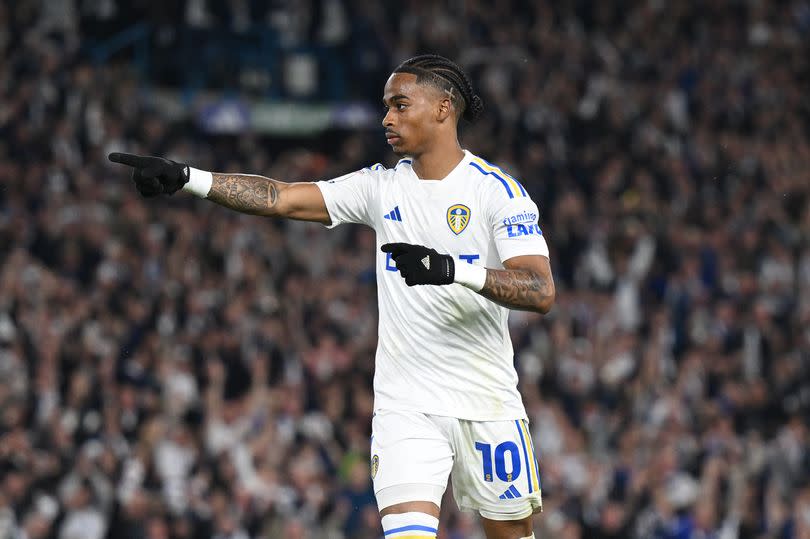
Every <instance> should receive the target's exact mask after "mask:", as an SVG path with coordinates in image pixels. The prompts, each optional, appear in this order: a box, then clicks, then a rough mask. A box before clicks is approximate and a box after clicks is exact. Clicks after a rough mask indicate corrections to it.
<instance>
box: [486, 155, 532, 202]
mask: <svg viewBox="0 0 810 539" xmlns="http://www.w3.org/2000/svg"><path fill="white" fill-rule="evenodd" d="M473 161H474V162H475V163H476V164H478V165H480V166H481V168H483V169H484V170H486V171H487V172H491V173H492V174H495V175H496V176H497V177H499V178H502V179H503V180H504V181H505V182H507V183H508V184H509V185H510V186H511V188H512V192H513V193H514V194H515V196H516V197H525V196H526V190H525V189H524V188H523V186H522V185H520V183H518V181H517V180H516V179H515V178H513V177H512V176H510V175H509V174H507V173H506V172H504V171H503V169H502V168H501V167H497V166H495V165H492V164H490V163H487V162H486V161H484V160H483V159H481V158H480V157H476V158H473Z"/></svg>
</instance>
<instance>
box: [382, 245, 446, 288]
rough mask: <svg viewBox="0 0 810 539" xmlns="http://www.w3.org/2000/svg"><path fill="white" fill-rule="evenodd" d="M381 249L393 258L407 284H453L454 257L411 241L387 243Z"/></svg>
mask: <svg viewBox="0 0 810 539" xmlns="http://www.w3.org/2000/svg"><path fill="white" fill-rule="evenodd" d="M380 249H382V252H384V253H391V258H393V259H394V263H395V264H396V265H397V269H398V270H399V273H400V274H401V275H402V277H404V278H405V284H407V285H408V286H413V285H415V284H452V282H453V278H454V277H455V274H456V266H455V262H454V261H453V257H452V256H450V255H442V254H439V253H438V252H437V251H436V249H430V248H428V247H424V246H422V245H411V244H409V243H386V244H385V245H383V246H382V247H381V248H380Z"/></svg>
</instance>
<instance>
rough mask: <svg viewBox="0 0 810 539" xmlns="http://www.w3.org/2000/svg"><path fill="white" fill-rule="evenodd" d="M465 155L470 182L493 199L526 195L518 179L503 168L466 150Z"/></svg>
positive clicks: (506, 198) (507, 198)
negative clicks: (466, 156)
mask: <svg viewBox="0 0 810 539" xmlns="http://www.w3.org/2000/svg"><path fill="white" fill-rule="evenodd" d="M467 155H468V159H467V161H468V165H469V166H468V168H469V170H467V176H468V178H469V180H470V182H471V183H474V184H477V185H479V186H480V187H481V188H482V189H484V190H486V191H487V192H488V194H489V195H490V196H491V197H492V198H493V199H494V200H501V199H503V200H504V201H505V200H509V199H515V198H524V197H528V193H527V192H526V189H525V188H524V187H523V185H522V184H521V183H520V181H519V180H518V179H517V178H515V177H514V176H512V175H511V174H509V173H508V172H506V171H505V170H504V169H503V168H501V167H499V166H498V165H496V164H494V163H490V162H489V161H487V160H486V159H484V158H483V157H480V156H478V155H475V154H473V153H469V152H468V154H467Z"/></svg>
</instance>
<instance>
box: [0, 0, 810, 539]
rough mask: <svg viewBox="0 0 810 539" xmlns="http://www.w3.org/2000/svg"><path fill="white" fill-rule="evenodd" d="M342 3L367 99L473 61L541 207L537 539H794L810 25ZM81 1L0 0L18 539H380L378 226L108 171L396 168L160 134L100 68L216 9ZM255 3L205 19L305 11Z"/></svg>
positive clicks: (493, 116) (518, 172)
mask: <svg viewBox="0 0 810 539" xmlns="http://www.w3.org/2000/svg"><path fill="white" fill-rule="evenodd" d="M335 3H337V4H340V6H342V9H343V10H344V11H345V13H346V14H348V18H347V19H346V20H347V24H348V25H349V29H348V30H345V31H347V32H349V33H350V34H351V35H352V36H353V37H355V38H357V39H352V40H351V48H350V51H349V52H346V51H344V52H345V53H346V54H351V55H352V58H357V59H365V60H366V61H367V62H368V63H367V64H364V63H362V62H359V61H358V62H355V65H354V66H353V67H352V69H353V70H355V71H357V73H356V75H357V78H356V79H354V81H353V82H350V83H349V84H348V88H350V91H351V92H352V97H357V98H364V99H372V100H374V101H373V102H375V103H376V102H378V100H379V97H380V96H379V95H376V94H375V92H376V91H377V90H378V89H379V88H380V87H381V83H380V81H379V80H378V79H377V78H375V77H377V76H378V75H379V73H380V70H381V69H382V71H383V72H384V71H385V69H387V68H388V67H390V65H395V64H396V63H397V61H398V60H401V59H404V58H406V57H409V56H412V55H413V54H416V53H418V52H424V51H435V52H438V53H441V54H445V55H447V56H450V57H454V58H458V59H459V60H460V62H461V63H462V64H463V65H464V66H465V67H466V68H467V69H468V70H469V71H470V72H471V73H472V74H473V75H474V78H475V79H476V82H477V86H478V87H480V88H482V89H483V98H484V101H485V104H486V108H485V111H486V114H485V116H484V118H483V121H481V122H480V123H479V124H477V125H476V126H474V127H470V128H468V129H467V130H466V132H464V133H463V136H462V140H463V141H466V142H467V143H468V144H469V145H470V146H471V147H475V148H476V150H477V151H478V152H479V153H480V154H482V155H484V156H486V157H488V158H491V160H493V161H495V162H498V163H500V164H503V165H504V166H506V168H508V169H509V171H510V173H512V174H513V175H514V176H516V177H518V178H520V179H521V181H522V183H523V185H524V186H525V187H526V188H527V189H528V190H529V191H530V192H531V195H532V197H533V199H535V200H537V201H538V203H539V205H540V209H541V212H542V216H541V222H542V223H544V225H545V226H544V228H543V231H544V233H545V234H547V235H549V236H550V239H549V244H550V245H551V246H552V247H553V251H552V253H551V261H552V264H553V266H554V273H555V276H557V280H558V283H557V284H558V296H557V304H556V306H555V308H554V310H553V311H552V312H551V313H550V315H548V316H546V317H539V316H535V315H532V314H527V313H513V315H512V317H511V319H510V328H511V330H512V333H513V340H514V342H515V350H516V361H517V366H518V369H519V372H520V374H521V386H520V387H521V391H522V393H523V395H524V399H525V402H526V405H527V408H528V410H529V413H530V416H531V418H532V424H533V433H534V435H535V447H537V449H538V451H539V452H540V454H541V463H542V469H541V479H542V482H543V491H544V502H545V503H544V506H545V510H544V513H543V514H542V515H540V516H538V517H537V528H538V532H537V536H538V537H564V538H578V537H606V538H607V537H631V538H638V539H642V538H649V537H653V538H661V539H669V538H673V539H674V538H676V537H677V538H681V537H685V538H690V539H697V538H707V537H712V538H718V539H720V538H722V539H725V538H730V537H739V538H740V539H749V538H750V539H754V538H756V539H762V538H771V537H775V538H780V539H781V538H785V539H799V538H802V537H806V536H807V534H808V528H810V523H809V522H810V521H808V516H807V515H808V512H809V511H810V510H809V509H808V507H810V501H808V500H810V433H808V427H807V425H808V423H809V422H810V333H808V331H807V328H808V327H810V172H808V171H810V132H809V131H808V126H810V105H808V100H807V99H806V93H807V92H806V88H807V87H808V82H810V66H808V62H809V60H808V56H807V54H806V43H807V42H808V32H810V5H808V3H807V2H806V1H805V0H789V1H784V2H773V3H757V2H750V3H749V2H726V1H717V2H708V3H705V2H700V3H698V2H646V1H626V2H615V3H611V2H588V1H584V2H575V3H565V4H564V5H563V4H561V3H553V2H522V1H518V0H513V1H511V2H497V3H490V2H485V1H483V0H467V1H465V2H462V3H452V4H453V5H452V6H450V5H448V6H444V5H439V4H435V3H430V2H415V3H414V4H413V5H410V4H409V5H407V6H404V7H403V6H400V7H399V8H398V10H397V12H396V16H393V15H392V11H391V10H390V9H389V8H384V7H378V6H376V5H373V6H370V5H366V4H368V3H363V4H361V3H359V2H354V1H346V2H335ZM63 4H64V6H60V11H54V10H51V9H50V8H49V7H48V6H49V5H50V3H47V2H37V1H34V0H15V1H10V0H6V1H0V537H2V538H5V537H11V538H14V539H17V538H23V537H24V538H30V539H33V538H48V539H51V538H62V537H64V538H69V537H74V536H75V530H77V529H79V530H81V537H110V538H112V537H115V538H119V537H127V538H132V539H141V538H152V537H155V538H157V537H169V538H171V539H174V538H184V537H189V538H194V539H208V538H212V537H229V538H230V539H234V538H236V537H250V538H251V539H253V538H258V537H286V538H299V537H300V538H304V537H307V538H315V539H318V538H340V537H351V538H366V537H375V538H376V537H379V536H380V535H381V531H380V529H379V528H378V526H379V517H378V516H377V514H376V510H375V508H374V507H373V505H370V504H369V499H368V497H367V490H364V489H367V488H368V485H369V484H368V478H367V477H366V479H365V483H364V480H363V478H362V474H361V473H360V472H361V471H362V469H363V468H364V466H365V465H366V463H367V462H368V449H369V448H368V433H367V431H368V426H369V424H370V414H371V411H372V402H371V399H372V397H371V395H372V394H371V375H372V373H373V360H372V358H373V349H374V345H375V340H376V337H375V329H374V328H375V319H374V312H375V311H374V302H375V289H374V281H373V277H372V276H373V271H372V270H373V256H374V253H373V251H374V249H373V237H371V236H370V233H369V231H367V230H363V229H360V228H347V229H345V230H341V229H337V230H335V231H332V232H329V233H327V232H325V231H323V230H322V229H321V228H320V227H318V226H309V225H302V224H299V223H281V222H271V221H264V220H261V219H258V218H247V217H243V216H236V215H231V214H229V213H228V212H226V211H225V210H221V209H219V208H216V207H213V205H206V204H204V203H199V202H198V201H194V200H190V199H185V200H180V199H179V198H178V199H171V200H169V201H166V202H163V203H161V204H166V205H171V206H173V207H172V208H171V211H163V210H162V209H161V204H157V205H155V204H150V205H146V204H143V203H142V201H141V200H140V199H139V198H138V196H137V195H136V194H135V193H134V191H133V190H132V189H131V187H130V186H129V185H122V184H121V182H120V179H118V177H117V175H116V174H113V173H112V171H111V169H110V168H109V166H108V165H107V164H106V159H104V156H106V155H107V153H109V152H111V151H136V152H138V153H144V154H146V153H155V152H156V151H160V152H164V151H165V149H167V148H169V149H170V150H171V152H172V153H173V154H174V155H176V156H178V157H179V158H182V159H185V160H187V161H193V162H195V163H200V165H201V166H205V167H206V168H209V169H217V170H245V169H251V170H261V171H262V173H265V174H268V175H275V176H278V177H283V178H301V179H318V178H325V177H330V176H334V175H335V173H336V172H340V171H348V170H352V169H356V168H358V165H361V166H363V165H366V164H370V163H374V162H376V161H384V159H385V156H386V154H385V153H383V152H384V150H385V147H384V144H383V143H382V140H381V137H382V136H381V134H380V133H377V132H370V133H366V132H351V133H348V132H347V133H340V134H339V135H340V137H332V138H331V140H332V141H334V140H338V139H340V140H341V141H342V142H341V143H340V144H331V145H330V146H331V147H329V148H328V149H323V148H324V147H325V146H323V145H321V144H317V143H316V142H315V141H300V143H298V142H296V146H295V147H294V149H290V148H292V146H291V145H290V143H289V141H278V140H265V139H262V138H258V137H256V136H253V135H246V136H244V137H240V138H239V139H238V140H237V139H229V138H227V137H207V136H205V135H204V134H203V133H201V132H198V131H197V130H195V129H194V127H193V126H192V125H189V124H188V123H174V124H169V123H168V122H167V121H166V120H165V119H164V118H162V117H160V116H159V115H158V112H157V110H158V109H156V108H155V105H154V101H153V99H155V94H154V93H153V92H151V91H149V90H148V87H147V86H145V81H141V80H138V79H137V77H136V75H135V71H134V70H133V69H132V68H131V65H130V62H129V61H128V59H126V58H116V59H115V61H111V62H109V63H106V64H96V63H94V61H93V59H92V58H90V57H89V56H87V55H86V54H85V53H86V51H87V47H86V45H88V44H90V43H93V42H99V41H101V40H103V39H105V38H107V37H109V36H111V35H114V34H115V33H116V32H118V31H120V30H123V29H126V28H128V27H130V25H131V24H132V23H133V22H134V21H136V20H144V21H149V22H150V23H151V24H155V25H156V26H158V25H161V24H163V25H165V24H167V23H166V21H169V26H176V27H178V28H179V29H183V28H184V27H185V26H188V27H194V26H195V25H197V23H195V21H197V20H204V18H205V17H202V19H200V18H199V17H198V15H195V11H194V10H199V9H201V8H200V6H202V8H206V6H208V5H209V4H210V2H206V1H204V0H187V1H179V2H168V3H165V4H166V6H165V9H164V10H163V11H160V12H158V11H159V10H158V11H156V12H153V13H151V14H145V13H143V12H141V11H139V9H140V7H139V6H140V5H141V4H142V3H138V2H121V1H115V0H110V1H109V2H71V1H66V2H63ZM242 4H245V3H241V2H231V3H228V6H233V8H231V7H229V8H228V9H225V10H223V11H222V12H221V13H219V12H217V11H216V10H213V9H211V10H209V9H203V11H204V13H205V14H209V16H210V17H224V18H225V19H223V20H227V21H228V24H229V25H231V26H234V28H235V29H237V30H238V29H239V27H240V25H241V24H243V22H240V21H243V19H244V17H245V15H244V14H245V13H247V12H250V13H251V15H250V16H251V17H256V20H257V21H259V22H258V24H265V22H266V21H268V20H270V21H275V22H274V23H273V24H278V21H284V20H288V19H285V17H289V16H290V12H289V9H288V8H287V7H283V6H281V7H279V5H277V4H276V3H263V2H248V3H247V4H249V5H250V7H249V8H245V7H244V6H243V5H242ZM301 4H302V5H303V4H304V3H301ZM312 4H317V5H319V6H320V7H319V9H331V8H328V7H327V4H330V2H313V3H312ZM372 4H373V3H372ZM380 6H382V4H380ZM175 8H177V13H181V14H182V15H180V16H178V17H177V18H173V17H171V16H170V17H169V18H166V17H167V14H170V11H171V9H175ZM302 9H304V11H305V13H304V15H307V13H309V12H306V9H307V8H302ZM197 13H198V12H197ZM257 13H258V14H257ZM313 13H314V11H313ZM321 13H322V12H321ZM198 14H199V13H198ZM195 17H198V18H197V19H195ZM212 20H213V19H212ZM299 22H300V21H299ZM301 24H303V23H301ZM197 26H199V25H197ZM203 27H204V25H203ZM295 28H298V29H301V32H303V33H302V34H301V35H302V36H304V35H308V33H309V32H315V30H313V28H315V27H314V26H306V25H304V26H296V27H295ZM295 28H292V27H291V30H290V31H291V32H292V31H293V30H295ZM196 30H197V31H203V32H204V31H207V30H205V29H204V28H196ZM338 30H340V29H338ZM338 30H335V33H336V34H335V35H338V36H339V35H340V32H339V31H338ZM316 33H317V32H316ZM201 35H202V34H201ZM309 35H311V34H309ZM301 39H303V38H301ZM163 51H164V54H167V55H169V56H167V58H166V59H167V61H170V63H169V64H167V65H168V66H169V67H172V66H173V65H175V64H172V63H171V61H173V58H172V57H171V54H172V51H173V49H172V48H171V47H168V48H164V49H163ZM178 54H179V53H178ZM381 55H384V56H385V58H383V59H382V61H381V60H380V57H381ZM166 69H167V66H166V65H163V66H161V69H160V70H159V71H158V73H157V76H158V81H157V83H161V84H162V83H171V84H180V83H182V82H183V81H178V80H161V78H160V77H162V76H163V75H165V74H166V73H167V70H166ZM168 72H169V73H174V75H173V76H175V77H177V76H178V75H177V70H176V69H175V70H174V71H171V70H169V71H168ZM361 77H365V78H361ZM361 80H364V81H367V82H363V83H361V82H356V81H361ZM164 209H165V208H164ZM144 223H148V226H144ZM201 231H209V232H208V233H207V234H202V232H201ZM313 252H317V253H322V254H323V256H321V257H319V258H318V260H317V263H312V261H311V259H310V257H309V255H310V253H313ZM305 262H306V263H305ZM453 506H454V504H447V503H446V504H445V507H446V508H451V509H452V507H453ZM443 524H444V525H445V527H446V529H447V530H448V531H447V534H446V536H447V537H453V538H459V539H460V538H474V537H480V531H478V530H477V528H476V525H475V524H474V522H471V521H470V520H469V517H468V516H467V515H461V514H457V513H453V512H452V511H450V512H449V514H448V516H447V517H446V522H444V523H443ZM476 534H479V535H476Z"/></svg>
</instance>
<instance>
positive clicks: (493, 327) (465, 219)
mask: <svg viewBox="0 0 810 539" xmlns="http://www.w3.org/2000/svg"><path fill="white" fill-rule="evenodd" d="M316 185H318V186H319V187H320V189H321V192H322V193H323V197H324V200H325V201H326V207H327V210H328V211H329V216H330V218H331V220H332V224H331V226H336V225H339V224H341V223H363V224H366V225H368V226H370V227H372V228H373V229H374V230H375V231H376V232H377V287H378V292H377V295H378V302H379V309H380V320H379V341H378V344H377V356H376V370H375V374H374V397H375V408H376V409H378V410H383V409H387V410H412V411H418V412H424V413H429V414H435V415H444V416H451V417H457V418H460V419H468V420H473V421H494V420H504V419H522V418H525V417H526V412H525V409H524V407H523V403H522V401H521V398H520V394H519V393H518V391H517V373H516V372H515V368H514V364H513V350H512V341H511V339H510V337H509V330H508V327H507V317H508V314H509V310H508V309H506V308H504V307H501V306H499V305H497V304H496V303H494V302H492V301H490V300H488V299H486V298H484V297H483V296H481V295H479V294H477V293H476V292H473V291H472V290H470V289H468V288H466V287H464V286H462V285H459V284H451V285H445V286H431V285H424V286H413V287H409V286H407V285H406V284H405V280H404V279H402V277H401V276H400V275H399V273H398V272H397V269H396V267H395V265H394V262H393V260H391V255H390V254H386V253H383V252H382V251H380V249H379V248H380V246H381V245H383V244H385V243H393V242H404V243H411V244H417V245H424V246H427V247H431V248H433V249H436V250H437V251H438V252H439V253H442V254H450V255H452V256H453V258H454V259H455V262H456V264H477V265H481V266H484V267H487V268H496V269H499V268H503V264H502V262H503V261H504V260H508V259H509V258H512V257H515V256H520V255H542V256H548V247H547V245H546V241H545V239H544V238H543V235H542V232H541V230H540V227H539V225H538V216H539V212H538V209H537V206H536V205H535V203H534V202H532V200H531V199H530V198H529V196H528V195H527V193H526V190H525V189H524V188H523V186H522V185H520V184H519V183H518V182H517V181H516V180H515V179H514V178H512V177H511V176H509V175H508V174H506V173H505V172H503V171H502V170H501V169H500V168H498V167H496V166H493V165H491V164H490V163H488V162H486V161H484V160H483V159H481V158H480V157H477V156H475V155H473V154H471V153H470V152H467V151H465V155H464V158H463V159H462V160H461V162H460V163H459V164H458V166H456V167H455V168H454V169H453V171H452V172H450V174H448V175H447V177H445V178H444V179H443V180H420V179H419V178H418V177H417V176H416V174H415V173H414V171H413V169H412V168H411V160H410V159H402V160H400V161H399V163H397V165H396V166H395V167H394V168H393V169H387V168H385V167H384V166H382V165H380V164H377V165H374V166H372V167H369V168H365V169H363V170H360V171H358V172H354V173H351V174H347V175H345V176H342V177H340V178H335V179H333V180H328V181H322V182H317V184H316Z"/></svg>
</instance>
